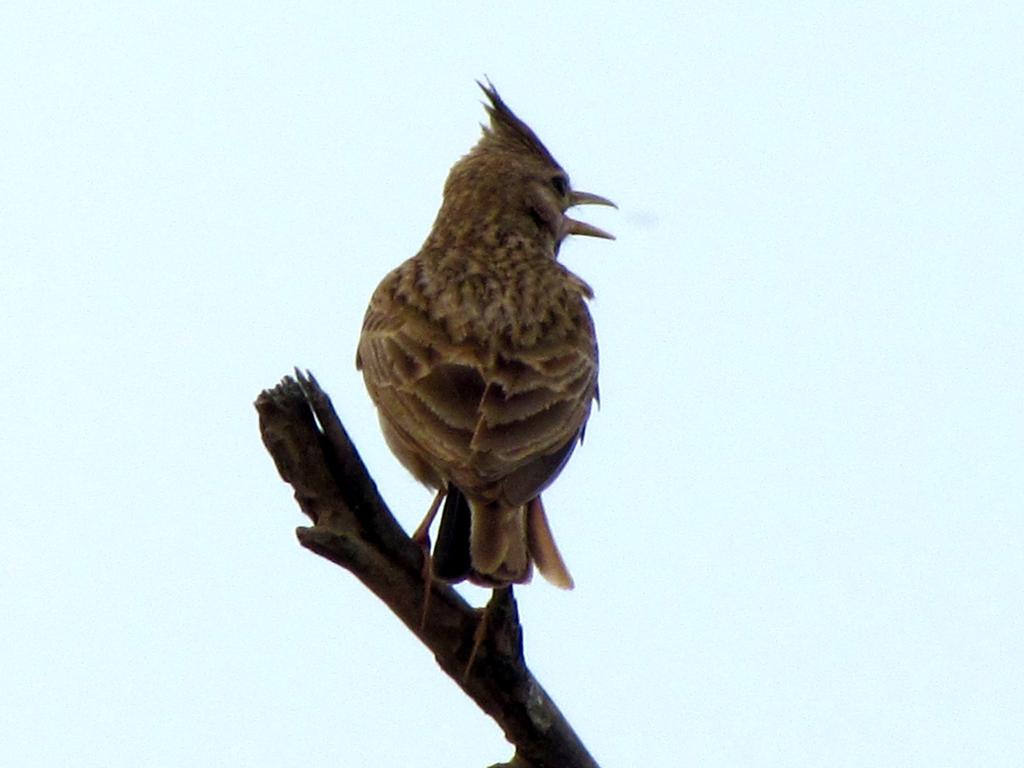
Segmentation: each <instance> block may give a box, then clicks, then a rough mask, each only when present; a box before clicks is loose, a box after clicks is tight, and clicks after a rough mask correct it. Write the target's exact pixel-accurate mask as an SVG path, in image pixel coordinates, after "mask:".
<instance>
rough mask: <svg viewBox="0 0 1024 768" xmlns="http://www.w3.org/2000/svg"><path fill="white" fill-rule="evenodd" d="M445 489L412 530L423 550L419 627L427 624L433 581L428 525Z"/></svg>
mask: <svg viewBox="0 0 1024 768" xmlns="http://www.w3.org/2000/svg"><path fill="white" fill-rule="evenodd" d="M445 493H446V489H445V488H442V489H441V490H439V491H438V492H437V495H436V496H435V497H434V500H433V501H432V502H431V503H430V509H428V510H427V514H426V516H425V517H424V518H423V522H421V523H420V524H419V527H417V528H416V530H415V531H413V534H412V540H413V541H414V542H416V544H418V545H419V547H420V549H422V550H423V584H424V587H423V614H422V615H421V616H420V629H423V628H424V627H425V626H426V625H427V610H428V609H429V607H430V589H431V587H432V586H433V583H434V561H433V558H431V557H430V526H431V524H432V523H433V522H434V518H435V517H437V510H438V509H440V508H441V501H442V500H443V499H444V497H445Z"/></svg>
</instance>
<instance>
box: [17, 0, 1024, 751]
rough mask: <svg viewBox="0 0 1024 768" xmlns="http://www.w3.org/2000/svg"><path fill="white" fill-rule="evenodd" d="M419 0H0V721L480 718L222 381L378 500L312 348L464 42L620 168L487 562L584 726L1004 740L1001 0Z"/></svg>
mask: <svg viewBox="0 0 1024 768" xmlns="http://www.w3.org/2000/svg"><path fill="white" fill-rule="evenodd" d="M465 5H467V4H454V3H449V4H438V5H437V7H431V6H428V5H426V4H422V5H417V4H415V3H409V4H404V5H398V4H395V5H391V6H386V5H378V6H376V7H375V8H376V9H374V10H367V9H368V7H369V6H366V5H364V4H348V3H340V4H339V3H312V2H300V3H295V4H289V5H288V6H287V7H284V6H281V7H280V8H279V9H277V10H267V9H265V8H264V9H254V8H253V7H251V4H243V3H238V4H222V3H212V4H211V3H191V4H183V3H175V4H173V6H171V5H170V4H168V5H166V6H165V5H158V4H151V5H146V4H138V3H97V4H90V3H45V2H44V3H31V4H29V3H20V2H14V3H6V4H4V5H3V6H2V7H0V72H2V73H3V74H2V77H0V260H2V272H0V293H2V299H0V318H2V326H0V359H2V360H3V361H4V364H5V375H4V377H3V383H2V384H0V394H2V399H3V403H4V407H3V411H4V414H5V415H4V416H3V420H2V424H3V432H4V439H3V441H0V465H2V466H3V467H5V468H6V472H5V477H6V480H5V481H4V482H3V483H2V484H0V510H2V514H0V616H2V617H3V618H2V621H0V765H4V766H33V767H40V766H42V767H48V766H76V767H87V768H93V767H95V768H100V767H101V766H102V767H103V768H108V767H110V766H116V767H120V766H125V767H126V768H127V767H128V766H131V767H132V768H139V767H146V768H148V767H150V766H153V767H162V766H203V765H210V766H213V765H217V766H223V765H238V766H242V765H244V766H257V767H259V766H267V767H270V766H274V767H275V768H277V767H279V766H303V768H315V767H317V766H337V765H346V766H364V765H365V766H371V765H373V766H377V765H381V766H388V765H396V766H397V765H425V764H433V765H437V764H444V765H451V766H484V765H488V764H489V763H490V762H493V761H496V760H498V759H501V758H504V757H507V756H508V755H509V753H510V750H509V748H508V747H507V746H506V744H505V743H504V740H503V738H502V736H501V734H500V732H499V731H498V729H497V728H496V727H495V726H494V725H493V724H492V722H491V721H490V720H489V719H488V718H486V717H485V716H484V715H483V714H481V713H480V712H479V711H478V710H476V708H475V706H474V705H472V704H471V703H470V702H469V701H468V700H467V699H465V697H464V696H463V695H462V694H461V692H459V691H458V690H457V689H456V688H455V686H454V685H453V684H452V683H451V682H450V681H449V680H448V679H447V678H446V677H445V676H444V675H443V674H442V673H441V671H440V670H439V669H438V668H437V667H436V665H435V664H434V662H433V660H432V658H431V657H430V655H429V654H428V653H427V652H426V651H425V650H424V649H423V648H422V647H421V646H420V645H419V644H418V643H417V642H416V641H415V640H414V639H413V638H412V636H411V635H410V634H409V633H408V632H406V631H405V629H404V628H403V627H402V626H401V625H400V624H399V623H398V621H397V620H395V619H393V618H392V616H391V614H390V613H389V612H388V611H387V610H386V609H385V608H384V607H383V606H382V605H380V604H379V603H378V602H377V601H376V600H375V599H374V598H372V596H370V595H369V594H368V593H367V592H366V591H365V590H364V589H363V588H362V587H361V586H359V585H358V584H357V583H356V581H355V580H354V579H353V578H352V577H351V576H350V575H349V574H348V573H347V572H344V571H342V570H339V569H337V568H336V567H334V566H332V565H330V564H328V563H326V562H325V561H322V560H320V559H318V558H316V557H315V556H313V555H311V554H309V553H307V552H305V551H304V550H302V549H301V548H300V547H298V545H297V544H296V543H295V541H294V537H293V535H292V529H293V528H294V526H296V525H301V524H303V522H304V518H302V517H301V515H300V514H299V513H298V511H297V508H296V506H295V504H294V503H293V501H292V499H291V496H290V489H289V488H288V487H287V486H285V485H284V484H283V483H281V481H280V480H279V479H278V477H277V475H276V473H275V471H274V468H273V465H272V463H271V461H270V459H269V457H268V456H267V455H266V454H265V452H264V450H263V447H262V445H261V444H260V441H259V436H258V433H257V428H256V417H255V413H254V411H253V409H252V406H251V402H252V400H253V399H254V398H255V396H256V395H257V393H258V392H259V390H260V389H262V388H264V387H268V386H271V385H273V384H274V383H276V381H277V380H278V379H279V378H280V377H281V376H282V375H284V374H286V373H288V372H289V371H290V370H291V367H292V366H293V365H300V366H303V367H308V368H310V369H312V370H313V371H314V372H315V374H316V375H317V376H318V378H319V379H320V381H321V383H322V384H323V385H324V387H325V388H326V389H327V390H328V391H329V392H330V393H331V394H332V395H333V397H334V401H335V404H336V406H337V408H338V410H339V412H340V413H341V415H342V418H343V419H344V421H345V423H346V425H347V426H348V428H349V430H350V431H351V433H352V435H353V437H354V438H355V440H356V442H357V444H358V445H359V447H360V448H361V449H362V451H363V454H364V457H365V458H366V460H367V462H368V463H369V465H370V467H371V469H372V471H373V472H374V474H375V476H376V479H377V481H378V483H379V485H380V487H381V489H382V491H383V493H384V495H385V497H386V498H387V499H388V500H389V501H390V502H391V504H392V506H393V508H394V509H395V511H396V513H397V515H398V516H399V518H400V519H401V520H402V521H403V523H404V524H405V525H406V526H407V527H409V528H411V527H413V526H414V525H415V524H416V522H417V521H418V520H419V517H420V516H421V515H422V513H423V511H424V510H425V508H426V506H427V504H428V502H429V499H430V496H429V494H428V493H427V492H426V491H425V490H423V489H421V488H419V487H418V486H417V485H416V484H415V483H414V482H413V481H412V480H411V479H410V478H409V477H408V476H407V475H406V474H405V473H404V471H403V470H402V469H401V467H400V466H399V465H398V464H397V462H396V461H395V460H394V459H393V458H392V457H391V456H390V454H389V453H388V452H387V450H386V448H385V447H384V444H383V441H382V439H381V437H380V434H379V431H378V428H377V424H376V418H375V415H374V413H373V409H372V407H371V405H370V402H369V399H368V398H367V396H366V394H365V392H364V390H363V386H362V382H361V379H360V377H359V375H358V374H357V372H356V371H355V369H354V367H353V359H354V348H355V342H356V338H357V336H358V331H359V324H360V321H361V317H362V313H363V310H364V307H365V305H366V301H367V299H368V297H369V295H370V293H371V292H372V290H373V288H374V286H375V285H376V283H377V281H378V280H379V279H380V278H381V277H382V276H383V275H384V274H385V273H386V272H387V271H388V270H389V269H391V268H392V267H393V266H394V265H396V264H398V263H399V262H400V261H401V260H403V259H404V258H406V257H408V256H410V255H412V253H414V252H415V250H416V249H417V248H418V246H419V244H420V243H421V242H422V240H423V238H424V236H425V235H426V232H427V230H428V228H429V226H430V223H431V221H432V219H433V215H434V212H435V211H436V208H437V205H438V202H439V199H440V190H441V186H442V183H443V181H444V178H445V174H446V173H447V170H448V168H449V167H450V165H451V164H452V163H453V162H454V161H455V160H456V159H457V158H458V157H459V156H460V155H461V154H462V153H463V152H465V151H466V150H467V149H468V148H469V147H470V146H471V145H472V144H473V143H474V142H475V141H476V138H477V136H478V132H479V128H478V123H479V122H480V121H481V120H483V119H484V113H483V109H482V107H481V106H480V103H479V102H480V98H481V94H480V93H479V92H478V90H477V88H476V86H475V85H474V83H473V81H474V79H476V78H480V77H482V76H483V75H485V74H486V75H488V76H489V77H490V78H491V79H492V80H493V82H494V83H495V84H496V85H497V87H498V88H499V90H500V92H501V94H502V96H503V97H504V98H505V100H506V101H507V102H508V103H509V105H510V106H511V107H512V108H513V109H514V110H515V111H516V112H517V113H518V114H519V115H520V116H521V117H523V118H524V119H525V120H526V121H527V122H529V123H530V125H531V126H533V128H534V129H535V130H536V131H537V133H538V134H539V135H540V137H541V138H542V139H543V140H544V141H545V143H546V144H547V145H548V147H549V148H550V149H551V151H552V152H553V153H554V155H555V156H556V157H557V158H558V159H559V160H560V162H561V163H562V164H563V165H564V166H565V168H566V169H567V170H568V171H569V172H570V174H571V175H572V177H573V181H574V183H575V184H576V185H577V186H578V187H580V188H582V189H586V190H589V191H593V192H598V193H600V194H604V195H607V196H609V197H611V198H612V199H614V200H615V201H616V202H618V203H619V205H620V210H619V211H617V212H616V211H612V210H602V209H588V210H587V211H586V212H585V213H586V215H587V218H588V220H590V221H593V222H594V223H595V224H598V225H600V226H602V227H605V228H607V229H610V230H612V231H613V232H615V233H616V234H617V235H618V237H619V239H618V240H617V241H616V242H614V243H606V242H599V241H591V240H583V239H581V240H577V241H575V242H571V243H569V244H568V245H567V246H566V247H565V248H564V249H563V258H564V261H565V262H566V263H567V264H568V265H569V266H570V267H571V268H572V269H574V270H575V271H577V272H578V273H579V274H580V275H581V276H583V277H584V278H585V279H586V280H587V281H589V282H590V283H591V284H592V285H593V287H594V289H595V291H596V293H597V298H596V300H595V301H594V302H593V305H592V309H593V314H594V316H595V319H596V322H597V327H598V333H599V338H600V342H601V363H602V370H601V394H602V406H601V410H600V411H599V412H597V413H595V415H594V416H593V418H592V420H591V425H590V427H589V429H588V432H587V442H586V444H585V445H584V446H583V448H582V449H580V450H579V451H577V453H576V454H575V455H574V457H573V460H572V462H571V464H570V466H569V468H568V469H567V471H566V472H565V474H564V475H563V476H562V477H561V478H560V479H559V481H558V482H557V484H556V485H555V486H554V487H553V488H552V489H551V491H550V492H549V493H548V494H547V495H546V502H547V507H548V510H549V512H550V515H551V519H552V524H553V526H554V528H555V531H556V533H557V535H558V537H559V541H560V543H561V545H562V549H563V553H564V555H565V557H566V559H567V561H568V563H569V565H570V567H571V568H572V571H573V574H574V576H575V578H576V582H577V585H578V586H577V589H576V590H575V591H574V592H572V593H563V592H561V591H558V590H556V589H553V588H551V587H549V586H547V585H546V584H545V583H543V582H542V581H538V582H537V583H535V584H533V585H531V586H529V587H526V588H524V589H521V590H518V594H519V596H520V608H521V612H522V617H523V622H524V625H525V629H526V649H527V657H528V660H529V662H530V663H531V665H532V667H533V668H534V670H535V671H536V673H537V675H538V676H539V677H540V679H541V680H542V681H543V683H544V684H545V685H546V687H547V688H548V690H549V691H550V693H551V694H552V695H553V696H554V698H555V699H556V700H557V701H558V702H559V704H560V705H561V706H562V708H563V709H564V711H565V713H566V714H567V716H568V717H569V718H570V720H571V721H572V722H573V723H574V725H575V726H576V727H577V729H578V731H579V733H580V735H581V736H582V738H583V739H584V741H585V742H586V743H587V744H588V746H589V747H590V749H591V750H592V752H593V753H594V755H595V757H596V758H597V759H598V761H599V762H600V763H601V765H602V766H603V767H604V768H611V767H612V766H621V767H625V766H638V765H643V766H679V765H700V766H704V767H705V768H707V767H709V766H715V767H717V766H721V767H722V768H735V766H744V767H747V766H757V767H760V766H764V767H766V768H767V767H773V768H774V767H778V768H782V767H783V766H785V767H787V768H789V767H791V766H823V765H828V766H879V765H898V766H922V767H924V766H927V767H928V768H935V767H936V766H984V767H985V768H995V767H999V766H1007V767H1009V766H1019V765H1020V760H1021V755H1022V754H1024V728H1022V727H1021V720H1022V715H1024V613H1022V599H1021V595H1022V593H1024V558H1022V550H1024V398H1022V395H1021V380H1022V374H1024V370H1022V360H1024V317H1022V311H1021V305H1022V299H1024V262H1022V258H1021V255H1022V251H1024V248H1022V245H1024V223H1022V222H1024V157H1022V154H1024V153H1022V147H1024V142H1022V140H1021V126H1022V125H1024V88H1022V82H1024V53H1022V50H1024V48H1022V45H1021V41H1022V40H1024V10H1021V7H1020V6H1019V4H1010V3H1007V4H978V3H963V4H947V3H895V4H894V3H868V4H858V5H856V6H854V5H853V4H828V3H799V4H790V5H785V6H783V5H777V4H772V5H756V4H722V3H713V4H696V5H688V6H687V7H686V8H683V9H680V8H678V7H676V6H675V5H674V4H668V3H665V4H652V3H632V4H627V3H616V4H584V3H573V2H566V3H561V4H558V5H557V6H556V7H555V6H550V5H549V4H539V3H532V4H531V3H521V4H516V5H515V6H513V5H512V4H507V5H501V6H498V5H490V6H485V5H483V4H480V5H477V6H473V7H463V6H465ZM464 591H465V592H466V594H467V595H468V596H469V597H470V599H472V600H474V601H476V602H480V601H481V600H482V599H483V597H484V593H483V592H482V591H480V590H476V589H473V588H467V589H465V590H464ZM437 755H447V757H446V758H445V759H443V760H441V761H440V763H439V762H438V759H437V757H436V756H437Z"/></svg>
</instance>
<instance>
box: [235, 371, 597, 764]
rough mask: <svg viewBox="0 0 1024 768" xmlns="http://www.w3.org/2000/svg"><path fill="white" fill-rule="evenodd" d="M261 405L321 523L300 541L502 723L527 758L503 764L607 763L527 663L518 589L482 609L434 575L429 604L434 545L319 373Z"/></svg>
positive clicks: (276, 445)
mask: <svg viewBox="0 0 1024 768" xmlns="http://www.w3.org/2000/svg"><path fill="white" fill-rule="evenodd" d="M255 405H256V410H257V412H258V413H259V423H260V434H261V435H262V437H263V444H264V445H265V446H266V448H267V450H268V451H269V452H270V455H271V456H272V457H273V459H274V462H275V464H276V465H277V470H278V472H279V473H280V475H281V477H282V479H283V480H284V481H285V482H286V483H289V484H290V485H291V486H292V487H293V489H294V490H295V500H296V501H297V502H298V504H299V507H300V508H301V509H302V511H303V512H304V513H305V514H306V515H307V516H308V517H309V518H310V519H311V520H312V521H313V526H312V527H301V528H298V529H297V530H296V535H297V536H298V539H299V543H300V544H302V546H304V547H306V548H307V549H309V550H310V551H312V552H315V553H316V554H318V555H320V556H322V557H325V558H327V559H328V560H330V561H331V562H333V563H336V564H337V565H340V566H342V567H343V568H346V569H347V570H349V571H351V572H352V574H353V575H355V576H356V578H358V579H359V580H360V581H361V582H362V583H363V584H364V585H365V586H366V587H367V588H368V589H370V591H372V592H373V593H374V594H375V595H376V596H377V597H378V598H380V599H381V600H382V601H383V602H384V603H385V604H386V605H387V606H388V608H390V609H391V611H392V612H393V613H394V614H395V615H396V616H398V618H399V619H401V620H402V623H404V624H405V626H406V628H408V629H409V631H410V632H412V633H413V634H414V635H416V637H418V638H419V639H420V641H421V642H422V643H423V644H424V645H425V646H427V648H429V649H430V651H431V652H432V653H433V654H434V658H435V659H436V660H437V663H438V664H439V665H440V667H441V669H443V670H444V671H445V673H446V674H447V675H448V676H449V677H451V678H452V680H454V681H455V683H456V684H457V685H458V686H459V687H460V688H462V690H463V691H464V692H465V693H466V695H467V696H469V697H470V698H471V699H473V701H475V702H476V703H477V705H478V706H479V707H480V708H481V709H482V710H483V711H484V712H486V713H487V714H488V715H490V717H491V718H493V719H494V721H495V722H496V723H497V724H498V725H499V726H500V727H501V729H502V730H503V731H504V733H505V738H507V739H508V740H509V742H511V743H512V744H513V745H514V746H515V755H514V757H513V758H512V760H511V761H510V762H508V763H501V764H496V765H494V766H491V768H598V765H597V763H596V762H595V761H594V759H593V758H592V757H591V756H590V754H589V753H588V752H587V750H586V748H585V747H584V746H583V743H582V742H581V741H580V740H579V737H577V736H576V734H575V732H574V731H573V729H572V727H571V726H570V725H569V723H568V721H566V719H565V717H564V716H563V715H562V713H561V712H560V711H559V710H558V707H556V706H555V703H554V702H553V701H552V700H551V698H550V697H549V696H548V694H547V693H546V692H545V691H544V689H543V688H542V687H541V685H540V683H538V682H537V680H536V678H534V676H533V674H532V673H531V672H530V670H529V669H528V668H527V666H526V662H525V660H524V658H523V631H522V625H521V624H520V623H519V613H518V609H517V607H516V601H515V597H514V596H513V594H512V589H511V587H509V588H506V589H499V590H495V591H494V592H493V594H492V596H491V599H490V601H489V602H488V604H487V608H486V609H484V610H482V611H481V610H477V609H474V608H472V607H471V606H470V605H469V604H468V603H467V602H466V601H465V600H464V599H463V598H462V597H461V595H459V593H458V592H456V591H455V590H454V589H452V587H450V586H449V585H447V584H444V583H442V582H439V581H437V580H433V581H432V583H431V584H430V592H429V607H428V610H427V611H426V612H424V610H423V608H424V606H423V602H424V598H425V596H426V595H427V591H426V590H427V585H426V583H425V577H424V552H423V550H422V549H421V548H420V547H419V546H417V545H416V544H415V543H414V542H413V541H412V539H410V538H409V536H407V535H406V533H405V531H404V530H403V529H402V527H401V526H400V525H399V524H398V521H397V520H395V518H394V516H393V515H392V514H391V511H390V510H389V509H388V507H387V505H386V504H385V503H384V500H383V499H382V498H381V496H380V494H379V493H378V491H377V486H376V483H374V481H373V479H372V478H371V477H370V475H369V473H368V472H367V471H366V467H365V465H364V464H363V462H362V459H360V458H359V453H358V452H357V451H356V448H355V446H354V445H353V444H352V441H351V440H350V439H349V436H348V434H347V433H346V431H345V428H344V427H343V426H342V424H341V421H340V420H339V419H338V415H337V413H336V412H335V410H334V406H333V405H332V404H331V400H330V398H329V397H328V396H327V395H326V394H325V393H324V392H323V390H322V389H320V385H319V384H317V381H316V379H315V378H313V376H312V374H310V373H309V372H306V374H305V375H304V374H302V373H301V372H300V371H298V370H296V371H295V378H292V377H290V376H288V377H285V379H284V380H283V381H282V382H281V383H280V384H279V385H278V386H276V387H274V388H273V389H269V390H264V391H263V392H262V393H261V394H260V395H259V397H258V398H257V399H256V403H255ZM481 622H486V627H483V628H482V629H483V631H482V632H478V628H480V627H481ZM478 638H482V640H481V641H480V643H479V648H478V649H477V651H476V655H475V656H473V660H472V664H470V663H469V662H470V657H471V655H472V654H473V648H474V645H475V644H476V640H477V639H478Z"/></svg>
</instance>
